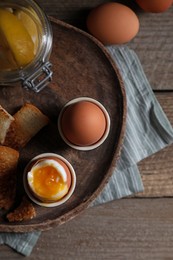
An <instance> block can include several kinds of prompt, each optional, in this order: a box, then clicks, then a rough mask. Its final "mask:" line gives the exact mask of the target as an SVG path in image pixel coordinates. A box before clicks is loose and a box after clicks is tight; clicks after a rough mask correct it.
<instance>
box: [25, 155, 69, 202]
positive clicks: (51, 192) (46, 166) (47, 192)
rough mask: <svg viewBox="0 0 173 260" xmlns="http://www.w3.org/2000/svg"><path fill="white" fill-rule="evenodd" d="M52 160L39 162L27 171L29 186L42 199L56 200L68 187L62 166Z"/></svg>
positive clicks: (62, 195) (66, 191) (65, 192)
mask: <svg viewBox="0 0 173 260" xmlns="http://www.w3.org/2000/svg"><path fill="white" fill-rule="evenodd" d="M52 161H53V160H46V161H44V162H40V163H38V164H36V166H34V167H33V168H32V169H31V171H30V172H29V173H28V183H29V186H30V188H31V189H32V191H33V193H34V194H35V195H36V196H37V197H39V198H40V199H41V200H43V201H44V200H52V201H57V200H59V199H61V198H62V197H64V196H65V195H66V194H67V193H68V189H69V187H68V183H67V174H66V172H65V170H64V168H63V167H62V166H61V165H59V164H58V163H57V162H52Z"/></svg>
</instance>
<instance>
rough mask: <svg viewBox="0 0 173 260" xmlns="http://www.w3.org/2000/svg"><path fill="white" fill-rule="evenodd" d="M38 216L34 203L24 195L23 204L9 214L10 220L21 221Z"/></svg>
mask: <svg viewBox="0 0 173 260" xmlns="http://www.w3.org/2000/svg"><path fill="white" fill-rule="evenodd" d="M35 216H36V211H35V208H34V206H33V204H32V203H31V202H30V201H29V200H28V199H27V198H26V197H25V196H24V197H23V199H22V202H21V204H20V205H19V206H18V207H17V208H16V209H15V210H14V211H13V212H10V213H9V214H7V219H8V221H9V222H20V221H23V220H29V219H32V218H34V217H35Z"/></svg>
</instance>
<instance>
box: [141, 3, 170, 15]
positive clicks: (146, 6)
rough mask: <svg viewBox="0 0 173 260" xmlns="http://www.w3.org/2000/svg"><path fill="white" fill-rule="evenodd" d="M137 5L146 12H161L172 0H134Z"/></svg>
mask: <svg viewBox="0 0 173 260" xmlns="http://www.w3.org/2000/svg"><path fill="white" fill-rule="evenodd" d="M136 2H137V3H138V5H139V6H140V7H141V8H142V9H143V10H144V11H146V12H151V13H162V12H164V11H166V10H167V9H168V8H169V7H170V6H171V5H172V3H173V0H136Z"/></svg>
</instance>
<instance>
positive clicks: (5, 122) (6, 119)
mask: <svg viewBox="0 0 173 260" xmlns="http://www.w3.org/2000/svg"><path fill="white" fill-rule="evenodd" d="M13 121H14V118H13V117H12V116H11V115H10V114H9V113H8V112H7V111H6V110H5V109H4V108H3V107H2V106H1V105H0V144H3V143H4V141H5V137H6V134H7V132H8V130H9V128H10V125H11V123H12V122H13Z"/></svg>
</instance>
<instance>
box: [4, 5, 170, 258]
mask: <svg viewBox="0 0 173 260" xmlns="http://www.w3.org/2000/svg"><path fill="white" fill-rule="evenodd" d="M37 2H38V3H39V4H40V5H41V6H42V7H43V9H44V10H45V12H46V13H47V14H48V15H51V16H54V17H56V18H58V19H60V20H64V21H66V22H69V23H71V24H73V25H76V26H78V27H80V28H83V29H85V25H84V24H85V23H84V22H85V19H86V15H87V13H88V11H89V10H90V9H91V8H92V7H94V6H96V5H98V4H99V3H102V2H106V1H101V0H92V1H86V0H83V1H80V0H76V1H70V0H66V1H63V0H51V1H48V0H44V1H43V0H38V1H37ZM122 2H123V1H122ZM124 2H125V1H124ZM129 2H131V1H126V3H127V4H129ZM136 12H137V15H138V17H139V20H140V31H139V33H138V35H137V36H136V38H135V39H134V40H133V41H132V42H130V43H129V44H128V46H129V47H130V48H132V49H133V50H134V51H135V52H136V53H137V55H138V57H139V59H140V61H141V63H142V65H143V68H144V71H145V73H146V76H147V78H148V80H149V82H150V83H151V86H152V87H153V90H154V93H155V95H156V97H157V98H158V100H159V102H160V104H161V106H162V108H163V110H164V111H165V113H166V114H167V116H168V118H169V120H170V122H171V123H172V124H173V113H172V112H173V7H172V8H170V9H169V10H168V11H167V12H165V13H163V14H149V13H144V12H142V11H140V10H137V11H136ZM139 169H140V172H141V176H142V180H143V183H144V187H145V191H144V192H143V193H140V194H136V195H135V196H133V197H131V198H125V199H121V200H118V201H114V202H111V203H107V204H104V205H101V206H98V207H95V208H90V209H88V210H86V211H85V212H84V213H82V214H81V215H79V216H78V217H76V218H75V219H73V220H71V221H69V222H68V223H66V224H64V225H62V226H59V227H57V228H54V229H52V230H50V231H46V232H44V233H42V235H41V237H40V239H39V241H38V243H37V245H36V247H35V248H34V250H33V252H32V254H31V256H30V257H29V259H33V260H35V259H37V260H39V259H42V260H44V259H45V260H47V259H49V260H54V259H61V260H63V259H64V260H72V259H75V260H85V259H86V260H89V259H92V260H94V259H95V260H96V259H97V260H98V259H116V260H117V259H123V260H124V259H128V260H129V259H133V260H135V259H140V260H142V259H157V260H159V259H173V198H172V197H173V146H172V145H171V146H169V147H167V148H166V149H163V150H162V151H160V152H158V153H156V154H155V155H152V156H150V157H149V158H147V159H145V160H143V161H142V162H140V163H139ZM0 250H1V253H0V258H1V259H7V258H8V259H21V258H22V256H20V255H19V254H17V253H16V252H14V251H13V250H11V249H10V248H8V247H6V246H1V248H0Z"/></svg>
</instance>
